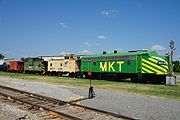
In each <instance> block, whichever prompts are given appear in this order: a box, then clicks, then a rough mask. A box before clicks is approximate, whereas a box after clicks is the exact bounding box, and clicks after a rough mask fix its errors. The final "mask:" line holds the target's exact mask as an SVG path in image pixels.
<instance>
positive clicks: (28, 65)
mask: <svg viewBox="0 0 180 120" xmlns="http://www.w3.org/2000/svg"><path fill="white" fill-rule="evenodd" d="M24 72H25V73H40V74H45V73H46V72H47V62H46V61H44V60H43V59H40V58H25V59H24Z"/></svg>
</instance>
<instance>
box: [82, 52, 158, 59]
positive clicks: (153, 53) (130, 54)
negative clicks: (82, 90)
mask: <svg viewBox="0 0 180 120" xmlns="http://www.w3.org/2000/svg"><path fill="white" fill-rule="evenodd" d="M142 54H149V55H158V54H157V52H156V51H151V52H148V51H132V52H119V53H106V54H96V55H85V56H81V59H83V58H96V57H112V56H133V55H142Z"/></svg>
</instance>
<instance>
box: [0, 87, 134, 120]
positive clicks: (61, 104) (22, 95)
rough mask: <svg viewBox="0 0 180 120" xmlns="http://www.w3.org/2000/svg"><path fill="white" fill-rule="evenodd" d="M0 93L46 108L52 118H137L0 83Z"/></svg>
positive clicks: (129, 119) (12, 98) (39, 107)
mask: <svg viewBox="0 0 180 120" xmlns="http://www.w3.org/2000/svg"><path fill="white" fill-rule="evenodd" d="M0 95H1V96H3V97H5V98H7V99H10V100H13V101H16V102H19V103H20V104H28V105H30V106H31V108H36V109H43V110H46V111H48V112H50V113H52V114H51V115H53V117H51V118H52V119H67V120H89V119H94V120H96V119H98V120H110V119H113V120H116V119H117V120H119V119H120V120H137V119H136V118H131V117H128V116H124V115H120V114H116V113H112V112H108V111H104V110H99V109H96V108H91V107H87V106H83V105H79V104H75V103H73V102H66V101H62V100H58V99H54V98H50V97H47V96H42V95H39V94H35V93H30V92H26V91H22V90H18V89H14V88H10V87H6V86H2V85H0Z"/></svg>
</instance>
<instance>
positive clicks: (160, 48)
mask: <svg viewBox="0 0 180 120" xmlns="http://www.w3.org/2000/svg"><path fill="white" fill-rule="evenodd" d="M151 50H155V51H157V52H158V53H159V54H160V55H163V54H166V52H167V51H166V48H165V47H163V46H161V45H153V46H152V47H151Z"/></svg>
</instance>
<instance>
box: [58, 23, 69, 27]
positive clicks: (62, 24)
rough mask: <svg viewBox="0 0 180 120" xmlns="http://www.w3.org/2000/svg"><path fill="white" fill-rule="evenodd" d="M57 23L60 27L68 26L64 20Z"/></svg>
mask: <svg viewBox="0 0 180 120" xmlns="http://www.w3.org/2000/svg"><path fill="white" fill-rule="evenodd" d="M57 25H59V26H60V27H62V28H68V26H67V25H66V24H65V23H64V22H59V23H57Z"/></svg>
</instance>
